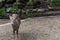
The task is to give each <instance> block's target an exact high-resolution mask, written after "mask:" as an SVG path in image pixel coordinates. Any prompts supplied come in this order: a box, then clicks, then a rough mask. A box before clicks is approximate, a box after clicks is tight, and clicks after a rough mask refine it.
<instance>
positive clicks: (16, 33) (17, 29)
mask: <svg viewBox="0 0 60 40" xmlns="http://www.w3.org/2000/svg"><path fill="white" fill-rule="evenodd" d="M16 34H17V38H18V29H17V30H16Z"/></svg>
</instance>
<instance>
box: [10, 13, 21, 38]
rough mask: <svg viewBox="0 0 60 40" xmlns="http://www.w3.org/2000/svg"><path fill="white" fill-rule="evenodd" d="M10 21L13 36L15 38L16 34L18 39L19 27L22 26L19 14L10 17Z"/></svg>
mask: <svg viewBox="0 0 60 40" xmlns="http://www.w3.org/2000/svg"><path fill="white" fill-rule="evenodd" d="M10 20H11V22H12V28H13V35H14V36H15V32H16V34H17V37H18V30H19V26H20V23H21V21H20V18H19V15H18V14H17V13H15V14H12V15H11V16H10Z"/></svg>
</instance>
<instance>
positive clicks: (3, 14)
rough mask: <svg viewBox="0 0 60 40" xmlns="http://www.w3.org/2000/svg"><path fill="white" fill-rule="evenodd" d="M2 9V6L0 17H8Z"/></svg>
mask: <svg viewBox="0 0 60 40" xmlns="http://www.w3.org/2000/svg"><path fill="white" fill-rule="evenodd" d="M4 10H5V9H4V8H2V9H0V18H8V16H7V14H6V13H5V11H4Z"/></svg>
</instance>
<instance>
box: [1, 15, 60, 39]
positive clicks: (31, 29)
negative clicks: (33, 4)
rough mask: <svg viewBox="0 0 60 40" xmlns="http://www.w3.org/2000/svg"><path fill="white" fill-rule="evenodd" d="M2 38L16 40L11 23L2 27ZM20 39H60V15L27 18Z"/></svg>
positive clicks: (21, 27)
mask: <svg viewBox="0 0 60 40" xmlns="http://www.w3.org/2000/svg"><path fill="white" fill-rule="evenodd" d="M0 40H14V38H13V35H12V27H11V25H7V26H3V27H2V26H1V27H0ZM18 40H60V16H54V17H53V16H50V17H35V18H28V19H25V21H23V22H22V23H21V26H20V29H19V38H18Z"/></svg>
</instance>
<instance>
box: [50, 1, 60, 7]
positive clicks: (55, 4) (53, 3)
mask: <svg viewBox="0 0 60 40" xmlns="http://www.w3.org/2000/svg"><path fill="white" fill-rule="evenodd" d="M50 6H51V7H60V0H52V3H51V5H50Z"/></svg>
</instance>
